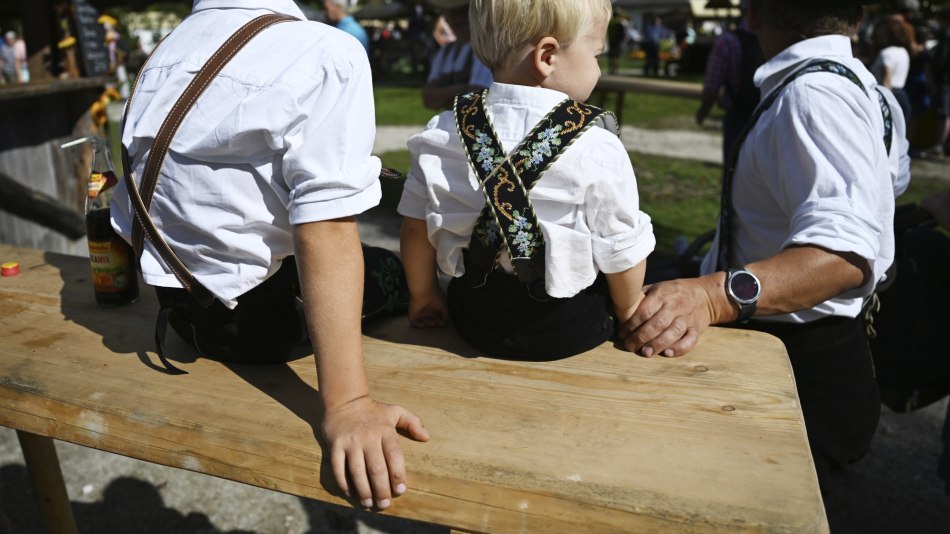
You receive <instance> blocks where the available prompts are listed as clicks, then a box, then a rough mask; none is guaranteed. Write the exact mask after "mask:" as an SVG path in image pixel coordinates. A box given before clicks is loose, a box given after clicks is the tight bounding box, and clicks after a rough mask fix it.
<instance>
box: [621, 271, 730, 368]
mask: <svg viewBox="0 0 950 534" xmlns="http://www.w3.org/2000/svg"><path fill="white" fill-rule="evenodd" d="M706 278H707V277H703V278H690V279H681V280H671V281H669V282H660V283H658V284H654V285H651V286H647V287H646V288H645V292H646V297H644V298H643V300H642V301H640V305H639V306H638V307H637V310H636V311H635V312H634V313H633V316H632V317H631V318H630V319H629V320H628V321H626V322H625V323H623V324H622V325H620V330H619V336H620V339H621V340H622V341H623V344H624V348H626V349H627V350H629V351H632V352H639V353H640V354H642V355H643V356H646V357H652V356H654V355H657V354H659V355H662V356H667V357H672V356H682V355H683V354H686V353H687V352H689V351H690V350H692V349H693V347H694V346H696V342H697V341H698V340H699V336H700V334H702V333H703V332H704V331H705V330H706V328H708V327H709V325H710V324H712V323H713V322H714V321H715V320H716V312H715V310H714V308H713V306H714V303H713V302H712V301H711V299H710V295H709V293H708V287H707V286H708V285H709V284H710V283H713V282H712V281H711V280H707V279H706ZM720 285H721V283H720Z"/></svg>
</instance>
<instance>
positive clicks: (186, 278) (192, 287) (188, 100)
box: [122, 14, 299, 306]
mask: <svg viewBox="0 0 950 534" xmlns="http://www.w3.org/2000/svg"><path fill="white" fill-rule="evenodd" d="M295 20H299V19H297V18H295V17H291V16H288V15H278V14H272V15H262V16H260V17H257V18H255V19H254V20H252V21H250V22H248V23H247V24H245V25H244V26H242V27H241V28H240V29H239V30H238V31H237V32H235V33H234V35H232V36H231V37H230V38H228V40H227V41H225V42H224V44H223V45H221V48H219V49H218V50H217V52H215V53H214V55H212V56H211V58H210V59H208V62H207V63H205V64H204V66H202V67H201V70H200V71H198V74H197V75H196V76H195V78H194V80H192V81H191V83H190V84H188V87H187V88H186V89H185V91H184V93H182V95H181V96H180V97H179V98H178V101H177V102H175V105H174V106H172V109H171V111H169V113H168V116H167V117H166V118H165V121H164V122H163V123H162V126H161V128H159V130H158V134H157V135H156V136H155V142H154V144H153V145H152V149H151V151H150V152H149V155H148V159H147V160H146V161H145V171H144V173H143V175H142V180H141V186H140V187H136V185H135V179H134V177H133V176H132V166H131V165H130V164H129V163H130V162H129V154H128V151H127V149H126V148H125V145H122V167H123V169H122V171H123V174H125V185H126V188H127V189H128V191H129V197H130V198H131V200H132V209H133V210H134V212H135V217H134V220H133V224H132V246H133V248H134V249H135V257H136V260H137V261H141V257H142V250H143V246H144V243H143V240H144V238H145V237H148V240H149V241H151V243H152V245H153V246H154V247H155V250H156V251H158V253H159V255H160V256H161V257H162V260H164V262H165V265H167V266H168V268H169V269H171V271H172V273H173V274H174V275H175V278H177V279H178V281H179V283H181V285H182V287H184V288H185V289H186V290H188V292H189V293H191V295H192V296H194V297H195V299H196V300H197V301H198V302H200V303H201V304H203V305H205V306H207V305H210V304H211V303H212V302H213V301H214V295H212V294H211V292H210V291H208V289H207V288H205V287H204V286H203V285H201V283H200V282H198V280H196V279H195V277H194V275H193V274H192V273H191V271H189V270H188V268H187V267H186V266H185V264H184V263H182V261H181V259H179V258H178V255H177V254H175V252H174V251H173V250H172V249H171V247H170V246H168V243H167V242H166V241H165V239H164V238H163V237H162V235H161V234H160V233H159V231H158V229H157V228H156V227H155V223H153V222H152V219H151V217H150V216H149V214H148V210H149V207H150V206H151V202H152V195H153V194H154V193H155V184H156V182H157V181H158V174H159V171H160V170H161V168H162V163H163V162H164V160H165V155H166V154H167V153H168V147H169V146H170V145H171V142H172V139H173V138H174V137H175V132H176V131H178V127H179V126H181V123H182V121H183V120H184V118H185V115H187V114H188V111H189V110H190V109H191V107H192V106H193V105H194V103H195V101H196V100H197V99H198V97H199V96H201V94H202V93H203V92H204V91H205V89H207V88H208V86H209V85H210V84H211V81H212V80H214V78H215V77H216V76H217V75H218V73H219V72H221V69H223V68H224V66H225V65H226V64H227V63H228V62H229V61H230V60H231V59H232V58H233V57H234V56H235V54H237V52H238V51H240V50H241V49H242V48H244V45H246V44H247V43H248V41H250V40H251V39H252V38H253V37H254V36H255V35H257V34H258V33H260V32H261V31H263V30H265V29H267V28H269V27H271V26H273V25H275V24H279V23H281V22H289V21H295ZM147 63H148V60H146V64H147ZM134 96H135V86H134V85H133V87H132V91H131V93H130V95H129V101H128V103H127V107H126V112H128V110H130V109H132V98H133V97H134ZM122 130H125V117H124V116H123V119H122Z"/></svg>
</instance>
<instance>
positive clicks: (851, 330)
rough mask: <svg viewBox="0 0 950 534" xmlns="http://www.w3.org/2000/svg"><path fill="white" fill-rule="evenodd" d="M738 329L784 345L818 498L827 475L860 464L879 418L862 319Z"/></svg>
mask: <svg viewBox="0 0 950 534" xmlns="http://www.w3.org/2000/svg"><path fill="white" fill-rule="evenodd" d="M741 328H748V329H752V330H758V331H761V332H766V333H769V334H772V335H774V336H776V337H778V338H779V339H781V340H782V342H783V343H784V344H785V349H786V350H787V351H788V356H789V359H790V360H791V364H792V370H793V371H794V374H795V383H796V385H797V387H798V396H799V399H800V400H801V404H802V414H803V415H804V418H805V428H806V430H807V432H808V443H809V445H810V447H811V452H812V456H813V457H814V460H815V469H816V470H817V472H818V482H819V484H820V485H821V489H822V492H825V493H826V492H828V490H829V486H830V480H829V475H830V474H831V473H832V472H833V471H834V470H836V469H839V468H841V467H844V466H846V465H848V464H850V463H853V462H854V461H856V460H858V459H859V458H861V456H863V455H864V453H865V452H866V451H867V449H868V447H869V446H870V444H871V439H872V438H873V437H874V433H875V432H876V431H877V424H878V420H879V419H880V417H881V397H880V392H879V390H878V385H877V381H876V379H875V377H874V364H873V361H872V360H871V351H870V348H869V346H868V339H867V331H866V329H865V322H864V318H863V317H857V318H854V319H852V318H848V317H828V318H825V319H820V320H818V321H814V322H811V323H806V324H789V323H769V322H766V321H750V322H749V323H747V324H746V325H743V326H741Z"/></svg>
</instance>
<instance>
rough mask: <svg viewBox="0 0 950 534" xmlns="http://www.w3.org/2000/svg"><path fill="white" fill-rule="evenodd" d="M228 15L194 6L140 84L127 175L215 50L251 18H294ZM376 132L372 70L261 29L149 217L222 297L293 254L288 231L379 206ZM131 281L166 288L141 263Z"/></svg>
mask: <svg viewBox="0 0 950 534" xmlns="http://www.w3.org/2000/svg"><path fill="white" fill-rule="evenodd" d="M234 3H235V4H236V6H237V4H241V5H240V6H237V7H240V8H239V9H217V7H221V5H220V4H221V2H216V3H214V5H215V6H216V8H204V7H203V4H205V5H210V4H209V3H207V2H202V1H201V0H199V1H198V2H197V3H196V5H195V11H194V13H193V14H192V15H191V16H189V17H188V18H187V19H186V20H185V21H184V22H183V23H182V24H181V25H180V26H179V27H178V28H177V29H176V30H175V31H174V32H172V34H170V35H169V36H168V37H167V38H166V39H165V41H163V42H162V43H161V45H159V47H158V49H157V50H156V52H155V53H154V54H153V55H152V57H151V58H150V59H149V61H148V63H147V65H145V66H144V67H143V69H142V71H141V72H140V75H139V78H138V80H137V86H136V90H135V95H134V98H133V102H132V106H131V108H130V109H129V110H128V112H127V116H126V121H127V122H126V126H125V130H124V132H123V138H122V142H123V144H124V145H125V146H127V147H128V148H129V153H130V157H131V163H132V167H133V169H134V170H135V175H136V176H137V177H141V175H142V172H143V170H144V164H145V155H146V154H147V152H148V150H149V148H150V146H151V143H152V141H153V138H154V136H155V134H156V133H157V131H158V129H159V127H160V125H161V123H162V122H163V121H164V120H165V117H166V116H167V115H168V112H169V110H170V109H171V107H172V105H173V104H174V102H175V101H176V100H177V99H178V97H179V96H180V95H181V93H182V92H183V91H184V88H185V87H186V86H187V85H188V83H190V82H191V80H192V79H193V78H194V76H195V74H196V73H197V71H198V69H200V68H201V66H202V65H203V64H204V63H205V62H206V61H207V60H208V58H209V57H210V56H211V55H212V54H213V53H214V52H215V51H216V50H217V49H218V47H220V45H221V44H222V43H223V42H224V41H225V40H226V39H227V38H229V37H230V36H231V35H232V34H233V33H234V31H236V30H237V28H239V27H240V26H241V25H243V24H244V23H246V22H248V21H250V20H251V19H253V18H254V17H256V16H259V15H263V14H268V13H273V12H274V11H278V12H282V13H287V14H291V15H294V14H296V13H295V12H299V10H298V9H297V8H296V6H294V5H293V3H292V2H290V1H289V0H283V1H274V2H269V3H267V5H268V6H273V7H272V8H268V9H255V8H248V6H247V4H248V3H247V2H243V3H241V2H234ZM262 4H263V2H262ZM301 18H302V15H301ZM374 125H375V122H374V108H373V100H372V84H371V79H370V71H369V64H368V60H367V58H366V54H365V52H364V51H363V50H362V48H360V46H359V44H358V43H357V42H356V41H355V40H353V39H350V38H347V37H345V36H344V35H343V34H342V33H341V32H339V31H338V30H336V29H333V28H330V27H328V26H325V25H323V24H320V23H316V22H305V21H301V22H288V23H283V24H280V25H278V26H275V27H272V28H269V29H267V30H264V31H263V32H261V33H260V34H259V35H258V36H256V37H255V38H254V39H253V40H252V41H251V42H250V43H248V44H247V46H246V47H245V48H243V49H242V50H241V51H240V52H238V54H237V55H236V56H235V59H234V60H233V61H231V62H230V63H229V64H228V65H226V66H225V67H224V69H223V70H222V72H221V74H219V75H218V77H217V78H215V80H214V81H213V82H212V83H211V84H210V85H209V87H208V89H207V90H206V92H205V93H204V94H203V95H202V96H201V97H200V98H199V99H198V101H197V103H196V104H195V106H194V108H193V109H192V110H191V112H190V113H189V114H188V116H187V117H186V118H185V119H184V122H183V124H182V126H181V128H180V129H179V130H178V133H177V134H176V136H175V138H174V140H173V141H172V143H171V147H170V150H169V154H168V157H166V159H165V163H164V166H163V168H162V173H161V175H160V177H159V180H158V187H157V189H156V194H155V198H154V200H153V204H152V210H151V214H152V217H153V219H154V220H155V222H156V225H157V226H158V227H159V228H160V229H161V230H162V233H163V235H164V236H165V238H166V239H167V240H168V241H169V244H170V245H171V246H172V248H173V249H174V250H175V251H176V252H178V253H179V255H180V256H181V258H182V260H183V261H184V262H185V264H186V265H189V266H193V267H192V269H193V270H194V272H195V275H196V276H197V277H198V279H199V280H200V281H201V282H202V283H203V284H205V285H206V286H207V287H208V288H209V289H210V290H212V291H213V292H215V293H216V294H217V295H218V296H219V297H220V298H222V300H229V299H232V298H233V297H236V296H237V295H240V294H242V293H243V292H245V291H246V290H248V289H250V288H251V287H254V286H256V285H257V284H258V283H260V282H261V281H262V280H263V279H265V278H266V277H267V276H269V275H270V274H272V273H273V272H274V271H276V269H277V267H278V265H279V260H280V259H281V258H283V257H285V256H288V255H290V254H292V251H293V244H292V239H291V227H290V225H291V224H296V223H299V222H309V221H312V220H324V219H326V218H332V217H334V216H339V213H340V212H341V210H342V211H347V213H352V212H351V211H348V207H349V206H351V205H353V204H364V203H365V204H366V205H367V207H368V206H372V205H375V203H376V202H378V197H379V189H378V188H379V186H378V183H377V181H376V178H377V176H378V172H379V161H378V160H377V159H375V158H370V157H369V153H370V151H371V149H372V142H373V138H374V136H375V126H374ZM328 188H329V190H328ZM120 189H122V190H121V191H119V192H118V194H117V195H116V197H117V198H118V199H120V200H119V201H118V202H115V203H114V205H113V220H114V226H116V227H117V229H118V230H119V232H120V234H122V235H124V236H125V237H126V238H128V237H129V235H130V229H131V217H130V213H131V211H130V206H129V203H128V201H127V199H126V197H127V195H126V194H125V192H124V186H123V185H121V184H120ZM364 209H365V208H364ZM142 271H143V275H144V277H145V280H146V282H147V283H149V284H151V285H159V286H173V287H174V286H176V285H177V284H176V283H175V281H174V279H173V277H172V276H171V275H170V274H168V273H166V271H165V269H164V267H163V265H162V263H161V261H160V260H159V259H157V257H156V256H155V255H154V254H151V253H149V252H146V253H145V254H143V258H142Z"/></svg>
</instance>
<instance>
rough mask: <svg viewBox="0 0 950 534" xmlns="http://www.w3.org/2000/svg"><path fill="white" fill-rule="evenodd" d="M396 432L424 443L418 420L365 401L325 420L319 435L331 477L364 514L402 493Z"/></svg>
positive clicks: (402, 464)
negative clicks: (326, 453) (364, 511)
mask: <svg viewBox="0 0 950 534" xmlns="http://www.w3.org/2000/svg"><path fill="white" fill-rule="evenodd" d="M396 429H401V430H405V431H407V432H408V433H409V435H410V436H411V437H412V438H413V439H415V440H418V441H429V433H428V431H426V429H425V427H423V426H422V420H421V419H419V418H418V417H416V416H415V415H413V414H412V413H411V412H409V411H408V410H406V409H405V408H402V407H401V406H394V405H390V404H382V403H380V402H377V401H375V400H373V399H372V398H371V397H369V396H364V397H359V398H357V399H354V400H352V401H350V402H348V403H346V404H344V405H342V406H339V407H337V408H334V409H328V410H327V412H326V414H325V418H324V421H323V428H322V431H323V437H324V440H325V442H326V445H327V448H328V449H329V450H330V465H331V466H332V468H333V477H334V479H336V483H337V484H339V486H340V489H342V490H343V492H344V493H346V495H347V496H350V497H352V496H354V493H355V496H356V497H358V498H359V500H360V503H362V505H363V506H365V507H367V508H370V507H371V506H373V503H375V504H376V507H377V508H379V509H380V510H384V509H386V508H388V507H389V505H390V504H391V503H392V500H391V499H392V497H394V496H399V495H402V494H403V493H405V492H406V484H407V479H406V466H405V461H404V459H403V455H402V449H401V448H400V447H399V435H398V434H397V433H396ZM347 475H349V479H347ZM350 481H352V488H351V487H350V483H349V482H350Z"/></svg>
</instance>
